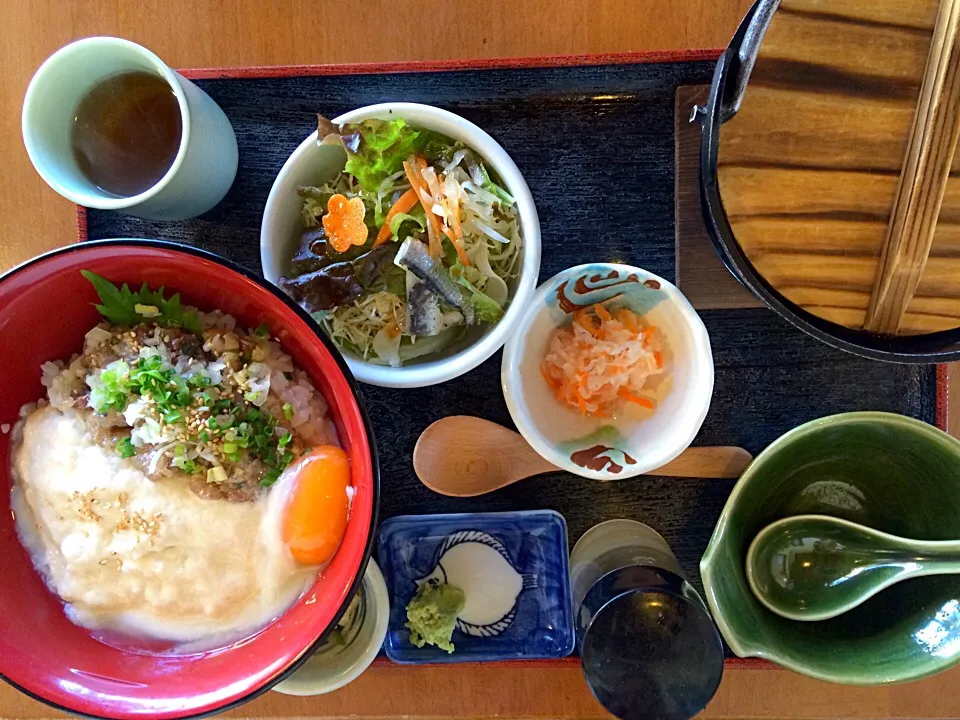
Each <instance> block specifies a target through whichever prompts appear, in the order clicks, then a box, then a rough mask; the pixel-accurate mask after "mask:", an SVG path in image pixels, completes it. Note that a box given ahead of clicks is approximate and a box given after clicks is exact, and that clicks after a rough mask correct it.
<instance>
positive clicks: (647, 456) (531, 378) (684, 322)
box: [500, 263, 713, 480]
mask: <svg viewBox="0 0 960 720" xmlns="http://www.w3.org/2000/svg"><path fill="white" fill-rule="evenodd" d="M595 303H602V304H604V305H606V304H608V303H609V304H611V306H613V307H616V306H617V305H618V304H623V305H627V306H629V307H630V309H632V310H634V311H635V312H637V313H638V314H641V315H643V317H644V319H645V320H646V321H647V322H649V324H651V325H654V326H656V327H657V328H658V329H659V331H658V332H660V333H662V337H663V338H664V339H665V343H666V348H665V351H664V357H665V360H664V362H665V367H666V369H667V374H666V376H665V378H664V379H663V380H662V381H660V384H659V386H658V387H656V388H655V392H656V396H657V407H656V409H655V410H653V411H645V410H636V411H635V410H634V409H633V408H629V407H628V408H625V409H624V411H623V412H622V413H619V414H618V416H617V417H616V418H607V417H602V418H600V417H592V416H584V415H581V414H580V413H579V412H577V411H576V410H573V409H571V408H569V407H567V406H566V405H564V404H562V403H561V402H560V401H558V400H557V399H556V397H555V396H554V393H553V391H552V389H551V388H550V386H549V385H548V384H547V382H546V381H545V380H544V379H543V376H542V375H541V372H540V363H541V361H542V360H543V358H544V355H545V354H546V351H547V347H548V345H549V342H550V338H551V336H552V335H553V332H554V330H556V329H557V328H559V327H563V326H565V325H567V324H569V323H570V322H571V313H572V312H573V310H574V309H576V307H587V306H590V305H593V304H595ZM500 377H501V383H502V385H503V394H504V396H505V398H506V401H507V408H508V409H509V410H510V415H511V417H512V418H513V421H514V423H515V424H516V426H517V429H518V430H519V431H520V433H521V434H522V435H523V437H524V438H526V440H527V442H529V443H530V445H531V446H532V447H533V448H534V449H535V450H536V451H537V452H538V453H540V455H542V456H543V457H544V458H545V459H547V460H549V461H550V462H551V463H553V464H554V465H557V466H558V467H561V468H563V469H564V470H567V471H569V472H572V473H575V474H577V475H582V476H583V477H589V478H594V479H597V480H617V479H623V478H629V477H634V476H636V475H640V474H642V473H645V472H649V471H650V470H654V469H656V468H658V467H660V466H662V465H665V464H667V463H668V462H670V461H671V460H673V459H674V458H676V457H677V456H678V455H679V454H680V453H681V452H683V451H684V450H685V449H686V448H688V447H689V446H690V444H691V443H692V442H693V439H694V438H695V437H696V435H697V432H699V430H700V426H701V425H702V424H703V420H704V418H705V417H706V415H707V410H708V409H709V408H710V398H711V396H712V394H713V354H712V353H711V351H710V338H709V336H708V335H707V329H706V327H704V325H703V321H702V320H701V319H700V316H699V315H697V313H696V311H695V310H694V309H693V306H692V305H690V303H689V302H688V301H687V299H686V298H685V297H684V296H683V294H682V293H681V292H680V291H679V290H678V289H677V288H676V287H674V286H673V285H672V284H671V283H669V282H667V281H666V280H664V279H663V278H661V277H658V276H656V275H653V274H652V273H649V272H647V271H646V270H642V269H640V268H636V267H631V266H629V265H619V264H614V263H593V264H589V265H578V266H577V267H573V268H570V269H568V270H564V271H563V272H561V273H559V274H558V275H555V276H554V277H552V278H550V279H549V280H547V281H546V282H545V283H543V284H542V285H541V286H540V287H539V288H538V289H537V292H536V293H535V294H534V296H533V300H532V302H530V304H529V305H528V306H527V308H526V311H525V313H524V314H523V317H522V318H521V319H520V322H519V323H518V324H517V326H516V327H515V328H514V329H513V331H512V332H511V334H510V338H509V339H508V340H507V343H506V346H505V347H504V351H503V365H502V367H501V375H500Z"/></svg>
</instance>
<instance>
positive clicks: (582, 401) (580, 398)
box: [577, 373, 587, 415]
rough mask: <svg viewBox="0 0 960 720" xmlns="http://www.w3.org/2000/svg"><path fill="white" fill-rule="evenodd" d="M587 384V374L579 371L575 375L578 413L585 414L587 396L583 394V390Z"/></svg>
mask: <svg viewBox="0 0 960 720" xmlns="http://www.w3.org/2000/svg"><path fill="white" fill-rule="evenodd" d="M586 386H587V374H586V373H580V375H579V376H578V377H577V404H578V405H579V406H580V414H581V415H586V414H587V398H586V397H585V396H584V394H583V391H584V390H586Z"/></svg>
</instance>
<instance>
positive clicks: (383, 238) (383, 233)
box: [373, 187, 420, 247]
mask: <svg viewBox="0 0 960 720" xmlns="http://www.w3.org/2000/svg"><path fill="white" fill-rule="evenodd" d="M419 199H420V198H418V197H417V191H416V190H414V189H413V188H412V187H411V188H410V189H409V190H407V191H406V192H405V193H404V194H403V195H401V196H400V197H398V198H397V201H396V202H395V203H394V204H393V206H392V207H391V208H390V209H389V210H388V211H387V214H386V216H385V217H384V219H383V225H381V226H380V231H379V232H378V233H377V239H376V240H375V241H374V243H373V246H374V247H380V246H381V245H383V244H384V243H385V242H387V241H388V240H389V239H390V236H391V235H392V233H391V232H390V221H391V220H393V219H394V218H395V217H396V216H397V215H399V214H400V213H405V212H410V210H411V209H413V206H414V205H416V204H417V201H418V200H419Z"/></svg>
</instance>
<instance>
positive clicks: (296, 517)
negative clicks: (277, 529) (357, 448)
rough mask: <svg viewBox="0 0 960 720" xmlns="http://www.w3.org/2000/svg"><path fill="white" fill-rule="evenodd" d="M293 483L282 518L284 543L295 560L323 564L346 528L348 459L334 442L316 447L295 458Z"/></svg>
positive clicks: (330, 557) (338, 544)
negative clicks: (295, 465)
mask: <svg viewBox="0 0 960 720" xmlns="http://www.w3.org/2000/svg"><path fill="white" fill-rule="evenodd" d="M294 484H295V485H294V488H293V492H292V495H291V497H290V500H289V502H288V503H287V507H286V510H285V513H284V517H283V542H284V543H285V544H286V546H287V547H288V548H289V550H290V553H291V554H292V555H293V557H294V559H295V560H296V561H297V562H300V563H303V564H304V565H325V564H327V563H328V562H330V560H331V559H333V556H334V554H336V552H337V548H339V547H340V542H341V541H342V540H343V535H344V533H345V532H346V530H347V514H348V511H349V509H350V500H349V497H348V496H347V486H348V485H349V484H350V460H349V458H348V457H347V454H346V453H345V452H344V451H343V450H341V449H340V448H338V447H334V446H333V445H322V446H320V447H316V448H314V449H313V450H311V451H310V452H309V453H307V454H306V455H304V456H303V457H302V458H301V459H300V460H299V461H298V463H297V467H296V468H295V469H294Z"/></svg>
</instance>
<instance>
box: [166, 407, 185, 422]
mask: <svg viewBox="0 0 960 720" xmlns="http://www.w3.org/2000/svg"><path fill="white" fill-rule="evenodd" d="M182 417H183V413H182V412H180V411H179V410H171V411H170V412H166V413H164V414H163V419H164V421H165V422H167V423H168V424H169V423H175V422H176V421H177V420H179V419H180V418H182Z"/></svg>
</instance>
